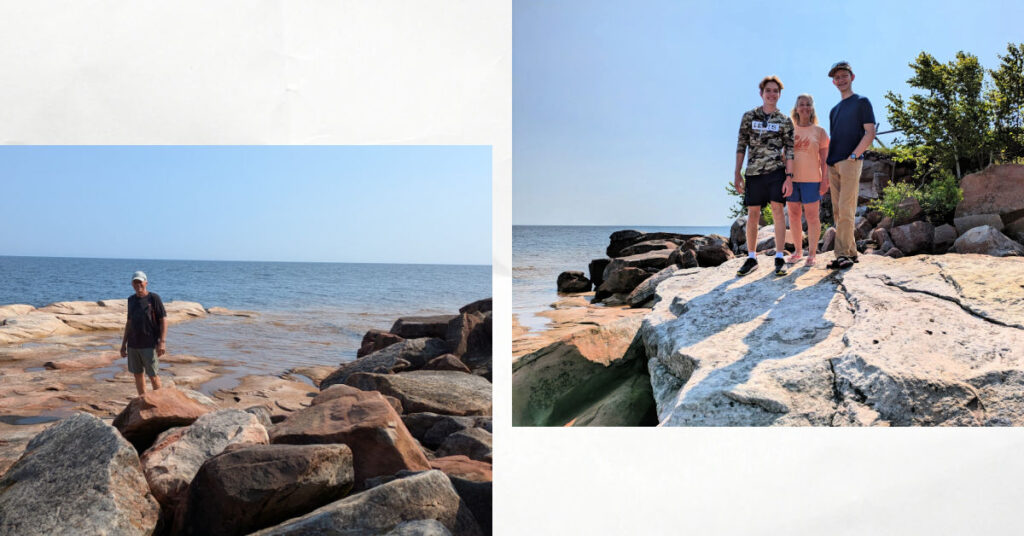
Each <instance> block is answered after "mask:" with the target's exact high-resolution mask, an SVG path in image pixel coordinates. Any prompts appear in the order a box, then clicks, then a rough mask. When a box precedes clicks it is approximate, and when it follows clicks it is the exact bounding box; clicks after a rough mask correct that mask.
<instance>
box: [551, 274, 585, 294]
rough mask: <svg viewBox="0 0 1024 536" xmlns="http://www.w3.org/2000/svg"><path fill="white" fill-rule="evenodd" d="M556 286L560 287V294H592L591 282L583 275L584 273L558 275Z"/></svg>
mask: <svg viewBox="0 0 1024 536" xmlns="http://www.w3.org/2000/svg"><path fill="white" fill-rule="evenodd" d="M555 284H556V286H557V287H558V292H561V293H573V292H590V280H589V279H587V276H585V275H583V272H580V271H577V270H570V271H566V272H562V273H560V274H558V279H557V280H556V281H555Z"/></svg>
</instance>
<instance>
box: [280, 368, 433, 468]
mask: <svg viewBox="0 0 1024 536" xmlns="http://www.w3.org/2000/svg"><path fill="white" fill-rule="evenodd" d="M334 392H335V393H337V395H335V396H333V397H332V399H330V400H327V401H325V402H323V403H316V404H313V405H312V406H310V407H308V408H305V409H302V410H299V411H296V412H295V413H292V414H291V415H289V416H288V418H287V419H285V420H284V421H282V422H280V423H278V424H277V426H275V427H274V428H273V429H272V430H270V442H271V443H273V444H292V445H310V444H317V443H344V444H346V445H348V446H349V448H350V449H352V455H353V460H354V469H355V481H356V485H357V486H358V485H359V484H360V483H362V482H363V481H364V480H366V479H367V478H370V477H375V476H380V475H392V474H395V473H396V472H398V471H400V470H402V469H410V470H413V471H421V470H424V469H427V468H428V467H429V464H428V463H427V458H426V457H425V456H424V454H423V452H422V451H421V450H420V448H419V445H417V444H416V440H415V439H413V437H412V435H411V434H409V430H408V429H406V427H405V424H403V423H402V419H401V417H399V416H398V413H397V412H395V409H394V408H392V407H391V405H390V404H388V402H387V400H385V399H384V396H383V395H381V394H380V393H379V392H375V391H361V390H359V389H355V388H352V387H348V386H344V385H339V386H336V387H335V388H334Z"/></svg>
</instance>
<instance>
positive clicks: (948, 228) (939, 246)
mask: <svg viewBox="0 0 1024 536" xmlns="http://www.w3.org/2000/svg"><path fill="white" fill-rule="evenodd" d="M956 237H957V232H956V228H955V227H953V226H952V225H950V224H948V223H947V224H944V225H940V226H938V227H936V228H935V235H934V237H933V238H932V251H934V252H935V253H945V252H946V250H948V249H949V248H950V246H952V245H953V242H955V241H956Z"/></svg>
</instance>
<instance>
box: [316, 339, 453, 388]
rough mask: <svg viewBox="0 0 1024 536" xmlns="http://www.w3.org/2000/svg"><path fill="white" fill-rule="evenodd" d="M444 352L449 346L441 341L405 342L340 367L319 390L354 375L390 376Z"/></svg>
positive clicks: (417, 365) (415, 340)
mask: <svg viewBox="0 0 1024 536" xmlns="http://www.w3.org/2000/svg"><path fill="white" fill-rule="evenodd" d="M445 329H447V327H446V328H445ZM446 353H448V344H447V343H446V342H445V341H444V340H442V339H406V340H404V341H402V342H400V343H396V344H392V345H390V346H388V347H387V348H384V349H383V350H378V351H376V352H374V353H372V354H370V355H368V356H365V357H361V358H359V359H356V360H355V361H350V362H348V363H344V364H342V365H341V366H340V367H338V369H337V370H335V371H334V372H332V373H331V374H329V375H328V376H327V377H326V378H324V379H323V380H322V381H321V382H320V389H326V388H327V387H330V386H332V385H336V384H341V383H345V380H346V379H348V377H349V376H351V375H352V374H355V373H357V372H376V373H381V374H390V373H394V372H398V371H402V370H406V369H408V368H418V367H422V366H423V365H425V364H427V361H429V360H431V359H433V358H435V357H437V356H439V355H443V354H446Z"/></svg>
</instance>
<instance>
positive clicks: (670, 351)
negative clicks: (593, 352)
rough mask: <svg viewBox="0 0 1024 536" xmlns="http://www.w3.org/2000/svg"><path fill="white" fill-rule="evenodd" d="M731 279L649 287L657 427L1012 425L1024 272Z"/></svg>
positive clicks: (913, 268)
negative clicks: (653, 298)
mask: <svg viewBox="0 0 1024 536" xmlns="http://www.w3.org/2000/svg"><path fill="white" fill-rule="evenodd" d="M738 266H739V261H738V260H736V261H730V262H728V263H726V264H724V265H722V266H721V267H718V268H714V269H705V270H702V271H701V272H700V273H699V274H693V275H686V276H680V277H674V278H672V279H670V280H668V281H666V282H665V283H663V284H662V285H660V286H659V287H658V291H657V292H658V295H659V296H660V301H658V303H657V304H656V305H655V307H654V310H653V311H652V312H651V313H649V314H648V315H647V316H646V317H645V318H644V323H643V327H642V328H641V335H642V338H643V343H644V346H645V348H646V352H647V355H648V356H650V361H649V363H648V365H649V367H650V371H651V381H652V387H653V392H654V396H655V399H656V400H657V411H658V418H659V421H660V422H661V424H662V425H687V426H692V425H717V426H752V425H765V426H767V425H772V426H780V425H781V426H791V425H801V426H804V425H812V426H850V425H853V426H861V425H879V426H887V425H901V426H902V425H1014V426H1021V425H1024V399H1022V397H1021V396H1020V393H1021V392H1022V389H1024V295H1022V294H1021V292H1020V286H1019V284H1020V282H1019V274H1020V273H1022V272H1024V259H1019V258H995V257H987V256H980V255H942V256H917V257H906V258H902V259H890V258H887V257H882V256H877V255H868V256H864V257H862V258H861V260H860V264H858V265H857V266H856V267H855V268H854V269H852V270H849V271H845V272H836V273H832V274H830V275H829V276H828V277H824V276H823V275H822V274H821V273H820V272H815V271H807V272H802V273H796V274H793V276H791V277H787V278H775V277H773V276H769V275H767V274H762V275H761V276H758V275H756V274H754V276H753V279H748V278H744V279H743V280H741V281H739V282H738V283H737V282H736V279H735V274H734V272H735V270H736V268H738Z"/></svg>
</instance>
